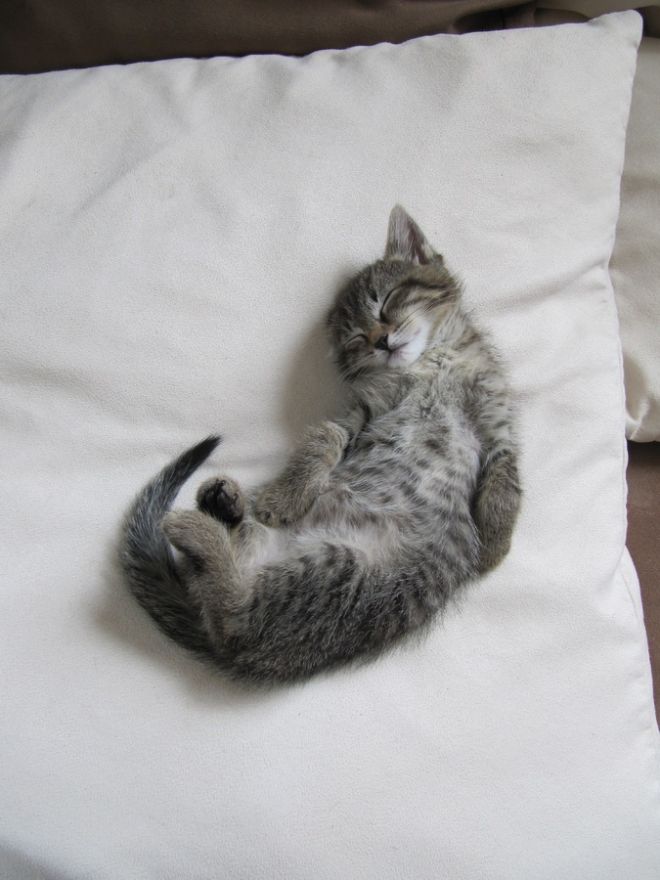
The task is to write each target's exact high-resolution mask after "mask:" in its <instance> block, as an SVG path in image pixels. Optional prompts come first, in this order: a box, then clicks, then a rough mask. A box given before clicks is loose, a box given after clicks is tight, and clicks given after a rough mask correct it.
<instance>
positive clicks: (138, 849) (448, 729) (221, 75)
mask: <svg viewBox="0 0 660 880" xmlns="http://www.w3.org/2000/svg"><path fill="white" fill-rule="evenodd" d="M638 39H639V18H638V16H637V15H636V14H634V13H623V14H621V15H614V16H608V17H605V18H603V19H600V20H597V21H594V22H592V23H589V24H584V25H583V24H580V25H567V26H564V27H559V28H548V29H539V30H530V31H523V30H521V31H515V32H506V33H490V34H474V35H469V36H460V37H456V36H438V37H429V38H423V39H420V40H415V41H412V42H410V43H408V44H406V45H404V46H398V47H393V46H388V45H382V46H375V47H372V48H367V49H355V50H348V51H344V52H321V53H317V54H315V55H313V56H310V57H308V58H304V59H286V58H279V57H259V58H254V57H253V58H246V59H244V60H226V59H214V60H207V61H192V60H178V61H167V62H159V63H155V64H139V65H133V66H129V67H108V68H104V69H97V70H91V71H70V72H63V73H53V74H46V75H40V76H30V77H23V78H22V77H4V78H2V79H0V118H1V119H2V141H1V143H0V204H2V206H3V210H2V218H1V220H0V260H1V262H2V267H3V268H2V274H1V276H0V285H1V291H2V292H1V301H2V312H3V318H4V327H5V330H4V333H3V340H2V344H1V346H2V361H1V365H0V369H1V370H2V375H3V377H4V394H3V397H2V402H1V410H0V415H1V418H0V424H1V425H2V428H1V430H2V437H3V451H2V464H3V468H4V475H3V479H2V481H1V483H0V491H1V492H2V498H1V499H0V502H1V503H0V511H2V520H1V524H0V546H1V547H2V553H3V581H2V605H3V610H2V616H1V618H0V651H1V652H2V656H1V658H0V662H1V666H0V668H1V669H2V685H1V687H2V692H1V694H0V705H1V706H2V711H1V712H0V742H1V743H2V760H0V817H1V820H0V840H1V843H2V847H1V849H0V852H1V853H2V855H0V869H2V870H0V874H2V871H4V875H3V876H7V877H10V878H11V880H26V878H29V880H32V878H37V877H39V878H44V877H46V878H58V880H69V878H71V880H73V878H80V877H85V878H118V880H119V878H120V880H124V878H129V877H130V878H131V880H142V878H150V880H188V878H191V880H192V878H195V880H217V878H246V880H247V878H249V880H258V878H267V880H284V878H286V880H309V878H310V877H314V878H318V880H326V878H327V880H339V878H341V880H344V878H355V880H371V878H378V880H390V878H392V880H393V878H411V880H412V878H414V880H440V878H451V880H483V878H485V877H488V878H498V880H500V878H501V880H529V878H535V880H545V878H547V880H576V878H580V880H620V878H622V877H634V878H635V880H651V878H656V877H657V865H658V863H659V861H660V804H659V794H658V784H657V771H658V766H659V765H658V736H657V728H656V726H655V722H654V718H653V707H652V702H651V689H650V673H649V666H648V657H647V651H646V641H645V634H644V628H643V622H642V619H641V612H640V606H639V592H638V585H637V582H636V578H635V574H634V571H633V570H632V567H631V564H630V562H629V559H628V557H627V555H626V553H625V550H624V535H625V508H624V497H625V483H624V466H625V462H624V454H625V453H624V446H623V419H624V410H623V390H622V379H621V364H620V348H619V341H618V335H617V322H616V315H615V310H614V303H613V297H612V290H611V286H610V282H609V278H608V273H607V262H608V258H609V255H610V250H611V247H612V241H613V234H614V228H615V223H616V217H617V208H618V187H619V175H620V171H621V165H622V159H623V150H624V134H625V126H626V118H627V113H628V104H629V96H630V87H631V79H632V76H633V71H634V65H635V50H636V46H637V42H638ZM397 201H400V202H401V203H402V204H403V205H404V206H405V207H406V208H407V209H408V210H409V211H410V212H411V213H412V214H413V216H414V217H415V218H416V219H417V220H418V221H419V223H420V224H421V226H422V228H423V229H424V231H425V232H426V234H427V235H428V236H429V238H430V239H431V240H432V241H433V242H434V243H436V244H437V245H438V247H440V248H441V249H442V250H443V252H444V253H445V256H446V259H447V261H448V262H449V264H450V265H452V266H453V267H455V268H456V269H457V270H458V271H459V272H460V273H461V274H462V276H463V278H464V280H465V284H466V297H467V299H468V301H469V303H470V304H471V306H472V307H473V309H474V311H475V313H476V315H477V316H478V318H479V319H480V320H481V322H482V323H483V324H484V325H486V326H488V327H489V328H491V330H492V332H493V334H494V337H495V339H496V341H497V343H498V344H499V346H500V347H501V349H502V350H503V352H504V353H505V356H506V358H507V360H508V362H509V364H510V365H511V373H512V379H513V383H514V385H515V389H516V392H517V394H518V397H519V400H520V409H521V438H522V447H523V450H524V455H523V461H522V474H523V480H524V485H525V500H524V509H523V512H522V516H521V520H520V524H519V528H518V529H517V532H516V535H515V541H514V546H513V549H512V552H511V554H510V556H509V557H508V558H507V560H506V561H505V563H504V564H503V565H502V566H501V568H500V569H499V570H498V571H496V572H495V573H493V574H492V575H491V576H490V577H488V579H487V580H484V581H483V582H482V583H479V584H476V585H474V586H473V587H472V588H470V589H469V590H467V591H466V592H465V593H464V596H463V598H462V600H461V601H460V602H459V603H458V604H457V605H456V606H455V607H452V608H451V609H450V610H449V611H448V612H447V614H446V615H445V617H444V619H443V620H442V621H439V622H438V625H437V626H436V627H435V628H434V629H433V631H432V632H431V633H430V635H429V636H428V637H427V638H425V639H424V640H422V641H421V642H419V643H413V644H410V645H408V646H406V647H405V648H403V649H401V650H400V651H397V652H395V653H394V654H391V655H389V656H387V657H385V658H382V659H380V660H378V661H376V662H374V663H372V664H369V665H367V666H364V667H362V668H359V669H355V670H347V671H341V672H338V673H336V674H333V675H328V676H322V677H319V678H317V679H315V680H314V681H312V682H310V683H308V684H307V685H304V686H300V687H295V688H291V689H278V690H274V691H272V692H269V693H266V694H263V693H248V692H244V691H242V690H241V689H239V688H237V687H236V686H229V685H228V684H226V683H225V682H224V681H223V680H222V679H221V678H220V677H218V676H217V675H215V674H214V673H213V672H211V671H209V670H208V669H207V668H206V667H204V666H202V665H201V664H199V663H198V662H197V661H196V660H194V659H193V658H191V657H189V656H188V655H186V654H185V653H184V652H183V651H181V650H180V649H179V648H177V647H176V646H175V645H173V644H172V643H170V642H168V641H167V640H166V639H165V638H164V637H162V636H161V635H160V633H159V632H158V631H157V630H156V628H155V626H154V625H153V624H152V623H151V621H150V620H149V619H148V618H147V617H146V616H145V615H144V614H143V613H142V612H141V610H140V609H139V608H137V607H136V605H135V603H134V602H133V601H132V599H131V598H130V597H129V596H128V595H126V593H125V591H124V589H123V587H122V584H121V582H120V579H119V577H118V574H117V571H116V567H115V564H114V559H113V540H114V536H115V533H116V528H117V524H118V522H119V519H120V517H121V515H122V512H123V510H124V509H125V507H126V505H127V503H128V501H129V499H130V498H131V496H132V495H133V493H134V492H135V491H136V490H137V488H138V487H139V486H140V485H141V484H142V483H143V482H144V481H145V480H147V479H148V478H149V477H151V476H152V475H153V474H154V473H155V471H156V470H157V469H158V468H160V467H161V466H162V465H163V464H164V463H165V462H166V461H167V460H168V459H169V458H170V457H171V456H173V455H174V454H175V453H176V452H178V451H179V450H180V449H182V448H183V447H184V446H186V445H187V444H191V443H192V442H194V441H196V440H197V439H198V438H201V437H202V436H204V435H205V434H206V433H207V432H210V431H215V430H218V429H219V430H221V431H222V432H223V433H224V435H225V438H226V441H225V444H224V445H223V446H222V447H221V449H220V451H219V452H218V453H217V454H216V456H215V460H214V462H213V468H215V469H219V470H223V471H224V470H226V471H228V472H229V473H231V474H233V475H235V476H237V477H238V478H239V479H241V480H244V481H245V482H246V483H252V482H254V481H256V480H257V479H261V478H263V477H264V476H266V475H269V474H272V473H274V471H275V470H276V469H277V467H278V466H279V465H280V464H281V462H282V461H283V459H284V456H285V454H286V450H287V449H288V448H289V447H290V444H291V441H292V438H293V437H294V436H295V435H296V433H297V432H299V430H300V429H301V428H302V426H304V425H305V424H307V423H309V422H311V421H314V420H316V419H318V418H320V417H321V416H322V415H325V414H328V413H331V412H332V411H333V410H334V408H335V406H336V405H337V401H338V400H339V394H338V391H337V387H336V384H335V381H334V378H333V371H332V367H331V364H330V362H329V361H328V359H327V356H326V349H325V345H324V342H323V336H322V329H321V322H322V318H323V316H324V315H325V313H326V310H327V308H328V306H329V303H330V302H331V299H332V296H333V293H334V291H335V289H336V287H337V285H338V284H339V283H340V282H341V281H342V280H343V278H345V277H346V274H347V273H348V272H350V271H352V270H354V269H356V268H357V267H359V266H361V265H362V264H364V263H365V262H366V261H369V260H371V259H373V258H375V257H377V256H379V254H380V253H381V251H382V247H383V244H384V238H385V231H386V224H387V217H388V212H389V210H390V208H391V207H392V205H393V204H394V203H395V202H397ZM211 470H212V469H211V467H206V468H204V469H203V471H202V472H200V474H199V475H198V476H199V479H197V480H195V481H194V482H195V484H197V483H198V482H199V480H201V479H202V478H205V477H206V476H208V475H209V474H210V473H211ZM193 489H194V486H193V485H191V486H189V487H187V488H186V491H185V493H184V497H183V500H184V501H188V500H189V499H190V498H191V497H192V492H193Z"/></svg>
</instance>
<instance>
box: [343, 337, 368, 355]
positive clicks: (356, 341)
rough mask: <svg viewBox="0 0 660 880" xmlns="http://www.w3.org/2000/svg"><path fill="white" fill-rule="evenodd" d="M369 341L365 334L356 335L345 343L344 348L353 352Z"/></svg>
mask: <svg viewBox="0 0 660 880" xmlns="http://www.w3.org/2000/svg"><path fill="white" fill-rule="evenodd" d="M366 341H367V337H366V335H365V334H364V333H356V334H355V335H354V336H351V338H350V339H349V340H348V341H347V342H345V343H344V348H345V349H346V350H347V351H352V350H353V349H356V348H360V346H362V345H364V343H365V342H366Z"/></svg>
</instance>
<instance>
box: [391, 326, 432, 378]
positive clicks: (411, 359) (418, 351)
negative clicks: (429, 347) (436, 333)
mask: <svg viewBox="0 0 660 880" xmlns="http://www.w3.org/2000/svg"><path fill="white" fill-rule="evenodd" d="M425 350H426V334H424V333H421V332H418V333H417V334H416V335H415V336H413V338H412V339H409V340H408V341H407V342H405V343H404V344H403V345H400V346H398V347H397V348H395V349H394V350H393V351H391V352H390V353H389V355H388V356H387V367H388V368H394V369H396V368H397V367H398V368H401V367H411V366H412V365H413V364H414V363H415V362H416V361H418V360H419V359H420V357H421V356H422V355H423V354H424V351H425Z"/></svg>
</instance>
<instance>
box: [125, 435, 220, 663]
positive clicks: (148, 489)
mask: <svg viewBox="0 0 660 880" xmlns="http://www.w3.org/2000/svg"><path fill="white" fill-rule="evenodd" d="M219 442H220V437H215V436H211V437H207V438H206V439H205V440H202V442H201V443H198V444H197V445H196V446H193V447H192V448H191V449H188V450H186V452H183V453H182V454H181V455H180V456H179V457H178V458H175V459H174V461H172V462H170V464H168V465H167V466H166V467H164V468H163V470H162V471H161V472H160V473H159V474H158V475H157V476H156V477H154V479H153V480H151V481H150V482H149V483H147V485H146V486H145V487H144V488H143V489H142V491H141V492H139V494H138V496H137V497H136V499H135V500H134V501H133V504H132V505H131V507H130V508H129V510H128V513H127V514H126V517H125V519H124V524H123V527H122V532H121V538H120V546H119V559H120V563H121V566H122V569H123V571H124V574H125V576H126V579H127V582H128V586H129V589H130V591H131V592H132V593H133V595H134V596H135V598H136V599H137V601H138V602H139V603H140V605H141V606H142V607H143V608H144V609H145V611H147V612H148V613H149V614H150V615H151V617H153V619H154V620H155V622H156V623H157V624H158V626H159V627H160V629H161V630H162V631H163V632H164V633H165V634H166V635H167V636H169V637H170V638H171V639H174V641H176V642H178V643H179V644H180V645H183V647H185V648H187V649H188V650H189V651H193V652H195V653H196V654H201V655H202V656H205V657H211V656H212V655H213V651H212V648H211V645H210V642H209V640H208V638H207V637H206V635H205V634H204V630H203V627H202V625H201V620H200V616H199V614H198V613H197V612H196V611H195V606H194V604H193V603H191V602H190V600H189V597H188V593H187V591H186V587H185V585H184V583H183V581H182V579H181V577H180V576H179V573H178V571H177V568H176V565H175V562H174V556H173V554H172V550H171V548H170V545H169V543H168V542H167V539H166V538H165V535H164V533H163V530H162V528H161V525H160V523H161V520H162V518H163V516H164V515H165V514H166V513H167V511H168V510H169V508H170V505H171V504H172V502H173V501H174V498H175V497H176V495H177V493H178V491H179V489H180V488H181V486H183V484H184V483H185V482H186V480H187V479H188V478H189V477H190V476H192V474H193V473H194V472H195V471H196V470H197V468H198V467H200V465H202V464H203V463H204V462H205V461H206V459H207V458H208V457H209V455H210V454H211V453H212V452H213V450H214V449H215V448H216V446H217V445H218V443H219Z"/></svg>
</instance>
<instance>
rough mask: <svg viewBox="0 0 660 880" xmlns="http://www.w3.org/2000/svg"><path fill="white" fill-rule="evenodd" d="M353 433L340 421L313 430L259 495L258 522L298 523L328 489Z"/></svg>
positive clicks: (257, 504) (255, 510)
mask: <svg viewBox="0 0 660 880" xmlns="http://www.w3.org/2000/svg"><path fill="white" fill-rule="evenodd" d="M348 442H349V432H348V431H347V429H346V428H345V427H342V426H341V425H338V424H337V423H336V422H329V421H328V422H323V423H322V424H321V425H319V426H318V427H315V428H310V429H309V430H308V431H307V432H306V434H305V435H304V437H303V440H302V442H301V444H300V446H298V448H297V449H296V450H295V452H294V453H293V455H292V457H291V459H290V461H289V463H288V464H287V466H286V467H285V469H284V471H283V472H282V473H281V474H280V476H279V477H277V479H275V480H274V481H273V482H272V483H269V484H268V485H266V486H265V487H264V488H263V489H262V490H261V491H260V492H259V494H258V495H257V498H256V501H255V505H254V512H255V516H256V518H257V520H259V522H261V523H264V524H265V525H270V526H279V525H287V524H289V523H294V522H296V521H297V520H300V519H302V517H303V516H304V515H305V514H306V513H307V511H308V510H309V509H310V507H311V506H312V504H313V503H314V501H315V500H316V499H317V498H318V496H319V495H320V494H321V493H322V492H323V491H324V490H325V489H326V487H327V485H328V478H329V476H330V474H331V472H332V470H333V468H334V467H335V466H336V465H337V463H338V462H339V461H340V460H341V458H342V456H343V454H344V450H345V449H346V446H347V445H348Z"/></svg>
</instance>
